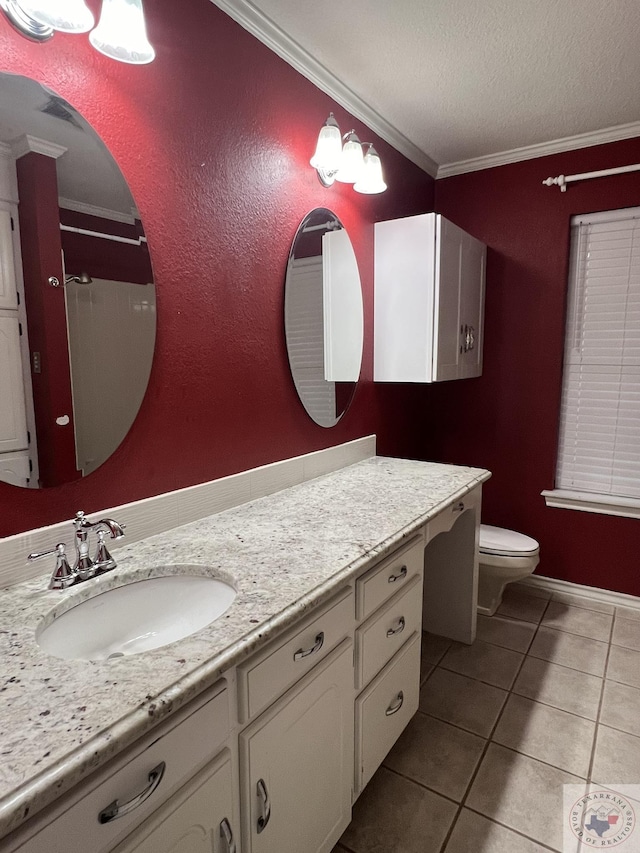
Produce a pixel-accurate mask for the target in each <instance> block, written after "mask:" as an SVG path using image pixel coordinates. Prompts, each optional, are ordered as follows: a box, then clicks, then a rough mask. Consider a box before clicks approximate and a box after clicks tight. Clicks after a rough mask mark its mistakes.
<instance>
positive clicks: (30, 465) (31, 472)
mask: <svg viewBox="0 0 640 853" xmlns="http://www.w3.org/2000/svg"><path fill="white" fill-rule="evenodd" d="M29 473H30V474H33V462H32V461H31V459H30V460H29Z"/></svg>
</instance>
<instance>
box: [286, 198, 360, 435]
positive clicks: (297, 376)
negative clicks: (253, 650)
mask: <svg viewBox="0 0 640 853" xmlns="http://www.w3.org/2000/svg"><path fill="white" fill-rule="evenodd" d="M284 328H285V337H286V341H287V352H288V355H289V365H290V367H291V375H292V376H293V381H294V384H295V386H296V390H297V392H298V396H299V397H300V401H301V402H302V405H303V406H304V408H305V409H306V411H307V413H308V414H309V416H310V417H311V418H312V419H313V420H314V421H315V422H316V423H317V424H319V425H320V426H323V427H332V426H335V424H337V423H338V421H339V420H340V418H341V417H342V416H343V415H344V413H345V412H346V411H347V409H348V408H349V404H350V403H351V400H352V399H353V395H354V393H355V389H356V385H357V382H358V377H359V376H360V366H361V363H362V336H363V312H362V289H361V285H360V273H359V272H358V263H357V261H356V256H355V253H354V251H353V246H352V245H351V240H350V239H349V235H348V234H347V232H346V230H345V228H344V226H343V225H342V223H341V222H340V220H339V219H338V217H337V216H336V214H335V213H333V212H332V211H331V210H327V208H324V207H318V208H316V209H315V210H312V211H311V212H310V213H308V214H307V215H306V216H305V218H304V219H303V220H302V222H301V223H300V226H299V228H298V230H297V232H296V235H295V237H294V240H293V245H292V247H291V251H290V253H289V262H288V264H287V276H286V281H285V295H284Z"/></svg>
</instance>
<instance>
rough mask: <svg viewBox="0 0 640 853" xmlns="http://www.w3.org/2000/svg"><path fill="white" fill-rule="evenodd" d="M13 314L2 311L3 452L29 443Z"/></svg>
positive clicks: (0, 420)
mask: <svg viewBox="0 0 640 853" xmlns="http://www.w3.org/2000/svg"><path fill="white" fill-rule="evenodd" d="M0 212H1V211H0ZM7 313H8V312H7ZM11 313H12V315H13V316H7V315H6V314H5V315H2V313H1V312H0V365H2V370H0V400H1V401H2V405H1V406H0V453H10V452H13V451H16V450H24V449H26V448H27V446H28V444H27V416H26V411H25V400H24V380H23V378H22V360H21V356H20V332H19V324H18V317H17V312H16V311H13V312H11Z"/></svg>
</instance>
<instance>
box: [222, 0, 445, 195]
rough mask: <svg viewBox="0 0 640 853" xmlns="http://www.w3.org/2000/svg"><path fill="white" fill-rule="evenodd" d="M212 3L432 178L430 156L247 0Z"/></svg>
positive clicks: (433, 165) (434, 168)
mask: <svg viewBox="0 0 640 853" xmlns="http://www.w3.org/2000/svg"><path fill="white" fill-rule="evenodd" d="M211 2H212V3H214V5H216V6H218V8H220V9H222V11H223V12H226V13H227V15H229V17H230V18H233V20H234V21H236V22H237V23H238V24H240V26H241V27H243V28H244V29H245V30H247V31H248V32H250V33H251V34H252V35H254V36H255V37H256V38H257V39H258V40H259V41H261V42H262V43H263V44H265V45H266V46H267V47H268V48H270V49H271V50H272V51H273V52H274V53H276V54H277V55H278V56H279V57H280V58H281V59H284V61H285V62H287V63H288V64H289V65H291V66H292V67H293V68H295V69H296V71H298V72H300V74H302V76H303V77H306V78H307V80H310V81H311V82H312V83H313V84H314V85H315V86H317V87H318V89H321V90H322V91H323V92H325V94H327V95H329V96H330V97H331V98H333V100H334V101H336V102H337V103H338V104H340V105H341V106H342V107H344V109H346V110H348V111H349V112H350V113H352V115H354V116H355V117H356V118H358V119H360V121H362V122H364V123H365V124H366V125H367V126H368V127H369V128H370V129H371V130H373V131H374V132H375V133H377V134H378V136H380V137H381V138H382V139H384V140H385V142H388V143H389V145H391V146H392V147H393V148H395V149H396V151H399V152H400V153H401V154H404V156H405V157H406V158H407V159H408V160H411V162H412V163H415V164H416V166H419V167H420V168H421V169H422V170H423V171H425V172H426V173H427V174H428V175H431V177H432V178H435V176H436V174H437V172H438V164H437V163H436V162H435V161H434V160H432V159H431V157H429V156H428V155H427V154H425V153H424V151H421V150H420V149H419V148H418V146H417V145H414V143H413V142H411V141H410V140H409V139H407V137H406V136H404V135H403V134H402V133H400V131H399V130H397V129H396V128H395V127H393V125H392V124H390V123H389V122H388V121H387V120H386V119H385V118H383V117H382V116H381V115H380V114H379V113H378V112H376V111H375V110H374V109H373V108H372V107H370V106H369V105H368V104H367V103H366V102H365V101H363V100H362V98H360V97H359V96H358V95H356V93H355V92H354V91H352V90H351V89H350V88H349V87H348V86H345V84H344V83H343V82H342V81H341V80H339V79H338V78H337V77H336V76H335V75H334V74H332V73H331V71H329V69H328V68H325V66H324V65H322V64H321V63H320V62H318V60H317V59H315V58H314V57H313V56H312V55H311V54H310V53H308V52H307V51H306V50H305V49H304V48H302V47H301V46H300V45H299V44H298V43H297V42H296V41H294V40H293V39H292V38H291V37H290V36H288V35H287V34H286V33H285V32H284V31H283V30H281V29H280V27H278V26H276V24H274V23H273V21H272V20H271V19H270V18H268V17H267V16H266V15H265V14H264V13H263V12H261V11H259V10H258V9H256V7H255V6H253V5H252V4H251V3H250V2H248V0H211ZM325 118H326V116H322V117H321V119H320V122H319V124H318V129H320V125H321V124H322V122H323V121H324V119H325ZM314 143H315V140H314Z"/></svg>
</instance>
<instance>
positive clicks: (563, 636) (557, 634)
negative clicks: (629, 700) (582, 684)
mask: <svg viewBox="0 0 640 853" xmlns="http://www.w3.org/2000/svg"><path fill="white" fill-rule="evenodd" d="M607 649H608V645H607V643H601V642H600V641H599V640H591V639H589V638H588V637H579V636H578V635H577V634H567V633H566V632H565V631H555V630H554V629H553V628H545V627H543V626H540V628H539V629H538V633H537V634H536V636H535V639H534V641H533V643H532V644H531V648H530V650H529V654H530V655H531V656H532V657H536V658H542V660H548V661H551V662H552V663H558V664H561V665H562V666H568V667H571V668H572V669H577V670H580V672H588V673H591V675H604V668H605V664H606V660H607Z"/></svg>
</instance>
